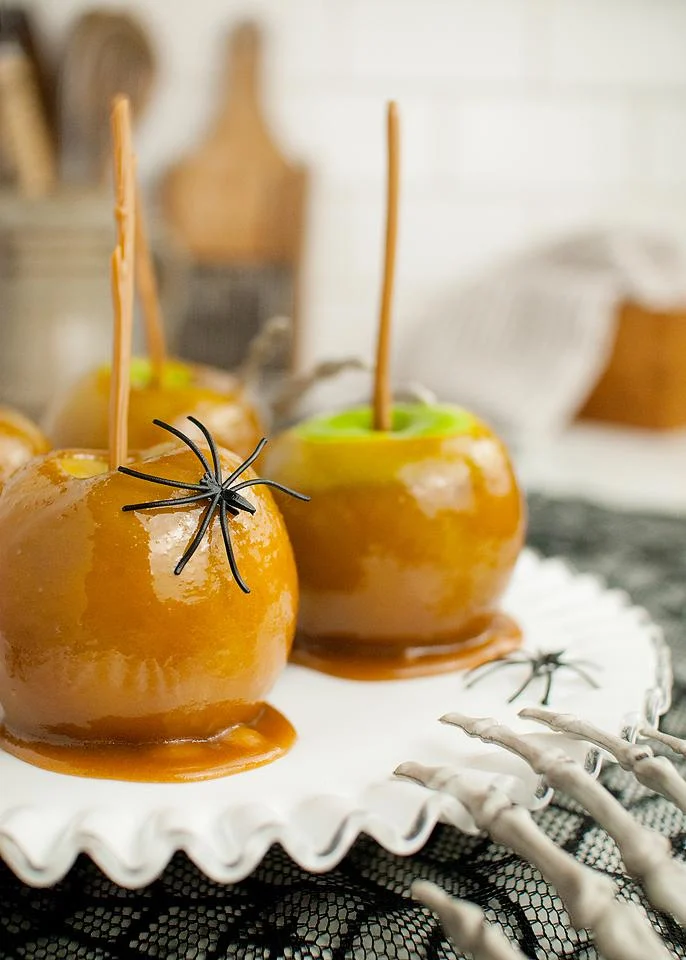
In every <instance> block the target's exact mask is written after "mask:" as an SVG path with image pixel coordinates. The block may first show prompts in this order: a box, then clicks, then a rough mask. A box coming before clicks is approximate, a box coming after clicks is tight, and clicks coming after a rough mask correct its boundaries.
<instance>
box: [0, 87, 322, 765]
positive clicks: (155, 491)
mask: <svg viewBox="0 0 686 960" xmlns="http://www.w3.org/2000/svg"><path fill="white" fill-rule="evenodd" d="M113 132H114V134H115V145H116V149H115V174H116V178H115V179H116V185H117V204H116V208H115V209H116V214H117V222H118V244H117V247H116V249H115V252H114V256H113V260H112V278H113V295H114V306H115V310H114V328H115V332H114V349H113V363H112V378H111V379H112V383H111V396H110V427H111V429H110V432H109V443H108V449H107V452H106V453H105V454H103V453H101V452H97V451H93V450H87V449H85V450H84V449H62V450H55V451H53V452H51V453H47V454H45V455H43V456H42V457H38V458H36V459H34V460H32V461H31V462H30V463H29V464H27V466H26V467H25V468H24V469H23V470H21V471H19V472H18V473H17V474H15V475H14V476H13V477H12V478H11V479H10V481H9V483H8V484H7V486H6V488H5V490H4V492H3V494H2V496H0V704H1V705H2V712H3V714H4V716H3V717H2V718H0V719H2V723H1V724H0V746H1V747H2V748H4V749H5V750H6V751H8V752H9V753H12V754H14V755H15V756H17V757H19V758H22V759H24V760H27V761H29V762H31V763H34V764H36V765H38V766H42V767H45V768H47V769H51V770H57V771H61V772H65V773H73V774H79V775H82V776H96V777H109V778H116V779H122V780H149V781H183V780H194V779H204V778H209V777H217V776H220V775H223V774H226V773H235V772H238V771H241V770H246V769H249V768H251V767H254V766H258V765H260V764H264V763H268V762H270V761H272V760H274V759H276V758H277V757H279V756H282V755H283V754H284V753H285V752H286V750H288V749H289V747H290V746H291V744H292V743H293V740H294V737H295V733H294V731H293V728H292V727H291V725H290V723H289V722H288V721H287V720H286V719H285V718H284V717H282V716H281V715H280V714H279V713H278V712H277V711H276V710H274V709H273V708H271V707H269V706H268V705H267V704H266V703H265V702H264V698H265V696H266V695H267V693H268V692H269V690H270V689H271V686H272V685H273V683H274V681H275V680H276V678H277V676H278V675H279V673H280V672H281V670H282V669H283V667H284V665H285V663H286V659H287V656H288V652H289V650H290V647H291V643H292V639H293V634H294V631H295V624H296V609H297V602H298V584H297V577H296V568H295V561H294V558H293V553H292V549H291V545H290V542H289V539H288V535H287V532H286V528H285V525H284V522H283V519H282V516H281V514H280V512H279V510H278V509H277V507H276V506H275V503H274V501H273V499H272V496H271V493H270V491H269V489H268V488H269V486H275V485H276V484H275V483H274V482H273V481H269V480H261V479H259V478H258V477H257V476H256V475H255V473H253V472H252V470H251V466H252V464H253V463H254V462H255V460H256V459H257V457H258V456H259V454H260V452H261V450H262V447H263V446H264V443H265V442H266V441H264V440H263V441H261V442H260V444H259V445H258V446H257V447H256V448H255V450H254V451H253V452H252V454H251V455H250V456H249V457H248V458H247V459H246V460H245V461H243V462H241V459H240V458H239V457H238V456H237V455H236V454H234V453H232V452H229V451H228V450H225V449H223V448H221V447H219V446H217V444H216V443H215V441H214V438H213V436H212V434H211V432H210V430H209V429H208V427H207V425H206V424H204V423H202V422H201V421H199V420H198V419H197V418H191V421H190V425H191V427H192V428H193V429H194V430H195V431H196V434H197V435H199V436H200V437H201V438H202V439H201V442H200V443H196V441H195V440H194V439H193V437H190V436H188V435H186V434H184V433H183V432H182V431H181V430H179V429H178V427H176V426H175V425H173V424H169V423H165V422H164V421H161V420H156V421H155V427H156V428H158V429H157V431H156V432H157V433H158V434H160V433H161V434H162V436H166V437H169V436H170V435H171V437H172V438H173V440H174V442H175V443H176V446H172V447H171V448H170V447H169V445H164V444H162V445H158V449H157V452H156V453H155V454H153V453H150V454H149V455H148V456H147V457H140V456H137V457H129V455H128V453H127V450H128V444H127V430H126V427H127V419H128V418H127V412H128V411H127V403H128V396H129V390H128V372H129V361H130V349H131V327H132V316H133V244H134V231H133V223H132V220H133V210H134V207H135V201H134V197H135V190H134V180H133V155H132V152H131V148H130V119H129V107H128V101H127V100H126V99H125V98H117V101H116V103H115V108H114V111H113ZM282 489H285V488H282ZM286 492H290V493H291V494H292V495H293V496H296V497H301V499H307V498H306V497H302V496H301V495H300V494H297V493H295V492H294V491H286Z"/></svg>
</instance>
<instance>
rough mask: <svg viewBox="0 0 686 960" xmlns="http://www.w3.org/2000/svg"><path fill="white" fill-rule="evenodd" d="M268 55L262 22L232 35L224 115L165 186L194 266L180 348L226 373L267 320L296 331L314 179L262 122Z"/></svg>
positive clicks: (167, 208) (175, 226) (172, 218)
mask: <svg viewBox="0 0 686 960" xmlns="http://www.w3.org/2000/svg"><path fill="white" fill-rule="evenodd" d="M261 48H262V41H261V36H260V31H259V29H258V27H257V26H256V25H255V24H253V23H244V24H241V25H240V26H239V27H237V28H236V29H235V30H234V31H233V33H232V34H231V36H230V38H229V44H228V69H227V74H226V81H225V89H224V91H223V102H222V106H221V108H220V110H219V112H218V115H217V116H216V118H215V120H214V123H213V125H212V128H211V130H210V132H209V134H208V136H207V137H206V139H205V140H204V142H203V143H202V144H201V145H200V146H199V147H198V148H197V150H195V152H193V153H192V154H190V155H189V156H187V157H186V158H185V159H183V160H182V161H181V162H180V163H179V164H178V165H176V166H175V167H173V168H172V169H171V170H170V171H169V172H168V174H167V175H166V177H165V179H164V182H163V185H162V204H163V212H164V215H165V218H166V220H167V223H168V226H169V227H170V229H171V230H172V231H173V233H174V235H175V236H176V237H177V238H178V239H179V240H180V241H181V242H182V243H183V244H184V246H185V247H186V249H187V250H188V252H189V254H190V257H191V259H192V261H193V263H194V270H192V272H191V288H190V308H189V314H188V317H187V318H186V322H185V324H183V325H182V329H181V334H180V350H181V352H182V353H183V354H184V355H186V356H189V357H190V359H194V360H200V361H205V362H213V363H218V362H220V363H223V365H225V366H235V365H237V364H238V363H239V362H240V361H241V360H242V359H243V356H244V354H245V350H246V348H247V344H248V343H249V341H250V339H252V337H253V336H254V335H255V334H256V333H258V332H259V329H260V327H261V326H262V325H263V323H264V322H265V321H266V320H267V319H268V318H269V316H270V315H273V314H275V313H284V314H286V315H288V316H291V317H292V318H293V319H294V325H295V328H296V330H297V319H296V314H297V305H298V288H299V278H300V267H301V259H302V248H303V234H304V219H305V201H306V189H307V172H306V169H305V168H304V167H303V166H302V165H300V164H293V163H290V162H289V161H288V160H287V159H286V157H285V156H284V155H283V154H282V153H281V151H280V150H279V147H278V146H277V144H276V143H275V141H274V138H273V137H272V135H271V133H270V131H269V128H268V126H267V123H266V120H265V118H264V115H263V112H262V108H261V103H260V78H261V52H262V51H261ZM291 360H292V356H291V357H290V358H282V363H283V364H284V365H289V364H290V362H291Z"/></svg>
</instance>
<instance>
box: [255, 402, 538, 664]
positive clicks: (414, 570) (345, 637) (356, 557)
mask: <svg viewBox="0 0 686 960" xmlns="http://www.w3.org/2000/svg"><path fill="white" fill-rule="evenodd" d="M268 470H269V474H270V476H272V477H274V479H278V480H279V481H281V482H282V483H285V484H287V485H289V486H294V487H296V488H297V489H298V490H301V491H302V492H303V493H307V494H309V495H310V496H311V497H312V501H311V503H310V504H308V509H307V510H300V511H299V510H297V509H294V508H293V506H292V504H291V503H290V502H287V499H286V498H285V497H281V496H278V495H277V499H278V503H279V506H280V508H281V509H282V511H283V513H284V516H285V519H286V523H287V526H288V529H289V533H290V535H291V540H292V543H293V548H294V550H295V554H296V560H297V564H298V572H299V576H300V588H301V607H300V616H299V641H298V643H299V644H300V645H302V647H303V648H305V647H307V648H308V649H309V650H310V652H311V651H312V650H313V649H316V650H317V653H318V655H321V653H322V650H325V649H326V646H327V644H328V646H329V649H330V650H331V653H332V657H333V656H334V651H337V653H338V657H337V659H338V660H339V661H340V651H341V648H342V647H344V646H346V645H347V647H348V649H350V650H354V649H356V648H357V649H358V650H359V649H360V645H365V646H368V647H369V648H370V650H372V651H374V652H375V653H376V655H377V658H379V659H383V658H389V657H391V656H392V655H396V654H397V655H399V656H400V657H401V659H402V658H404V656H405V651H404V649H403V648H412V649H415V650H416V649H417V648H422V647H427V648H429V647H437V646H441V645H443V646H444V647H446V648H448V647H450V646H453V645H455V644H459V643H469V642H470V641H473V640H474V638H475V637H477V636H478V635H479V634H480V632H481V631H482V625H483V618H484V616H488V615H489V614H492V613H493V612H494V611H495V610H496V609H497V604H498V599H499V597H500V596H501V594H502V592H503V590H504V589H505V586H506V585H507V582H508V580H509V578H510V575H511V573H512V570H513V567H514V564H515V562H516V559H517V556H518V554H519V551H520V548H521V546H522V541H523V537H524V528H525V516H524V506H523V500H522V496H521V493H520V490H519V487H518V485H517V481H516V479H515V476H514V473H513V470H512V466H511V463H510V460H509V457H508V454H507V451H506V449H505V447H504V445H503V444H502V442H501V441H500V440H499V439H498V438H497V437H496V436H495V435H494V434H493V433H492V431H491V430H490V429H489V428H488V427H487V426H486V425H485V424H483V423H481V422H480V421H478V420H477V419H476V418H471V417H470V418H469V421H468V423H467V425H466V426H465V429H464V431H463V432H461V433H460V434H459V435H452V436H439V435H436V436H431V435H429V436H409V437H408V436H394V435H393V433H392V432H391V433H388V434H384V433H378V434H370V435H368V436H365V437H363V438H361V437H333V436H331V437H324V436H322V437H318V436H314V435H312V434H309V435H308V434H307V433H306V432H303V431H301V430H300V429H299V428H297V427H296V428H294V429H292V430H290V431H288V432H287V433H285V434H284V435H283V436H282V437H281V438H279V439H278V440H277V441H276V443H275V444H274V445H273V448H272V451H271V453H270V455H269V463H268ZM515 642H516V643H518V642H519V640H518V639H517V640H516V641H515ZM392 651H395V654H393V653H392ZM353 659H355V658H353ZM364 669H365V670H366V669H367V667H365V668H364ZM358 674H359V671H357V670H354V669H353V668H352V665H351V667H350V669H349V670H348V673H347V674H345V675H348V676H357V675H358ZM387 675H389V676H390V675H393V674H392V673H391V674H387ZM397 675H402V674H397Z"/></svg>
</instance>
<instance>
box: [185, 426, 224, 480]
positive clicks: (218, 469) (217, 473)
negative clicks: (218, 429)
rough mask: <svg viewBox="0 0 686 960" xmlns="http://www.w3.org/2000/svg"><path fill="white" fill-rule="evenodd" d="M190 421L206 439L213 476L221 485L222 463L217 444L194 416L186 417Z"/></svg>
mask: <svg viewBox="0 0 686 960" xmlns="http://www.w3.org/2000/svg"><path fill="white" fill-rule="evenodd" d="M188 420H190V422H191V423H194V424H195V425H196V427H197V428H198V430H200V431H201V433H202V434H203V436H204V437H205V440H207V445H208V446H209V448H210V453H211V454H212V463H213V464H214V477H215V480H216V481H217V483H218V484H220V485H221V482H222V465H221V463H220V460H219V451H218V450H217V444H216V443H215V442H214V437H213V436H212V434H211V433H210V431H209V430H208V429H207V427H206V426H205V424H204V423H201V422H200V421H199V420H198V419H197V418H196V417H188Z"/></svg>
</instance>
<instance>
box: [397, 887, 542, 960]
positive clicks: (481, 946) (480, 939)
mask: <svg viewBox="0 0 686 960" xmlns="http://www.w3.org/2000/svg"><path fill="white" fill-rule="evenodd" d="M412 896H413V897H414V898H415V900H419V901H420V902H421V903H423V904H424V905H425V906H426V907H429V909H430V910H433V911H434V913H437V914H438V916H439V918H440V921H441V923H442V924H443V929H444V930H445V932H446V933H447V934H448V936H449V937H450V939H451V940H452V941H453V943H454V944H455V946H456V947H457V949H458V950H460V951H465V952H466V953H471V954H472V956H473V957H474V960H526V957H525V956H524V954H523V953H522V951H521V950H520V949H519V948H518V947H515V946H512V945H511V944H510V943H509V942H508V940H507V939H506V938H505V936H504V935H503V934H502V933H501V932H500V931H499V930H498V928H497V927H494V926H492V925H491V924H489V922H488V921H487V919H486V915H485V914H484V912H483V910H480V909H479V907H477V906H475V905H474V904H473V903H467V901H466V900H457V899H455V898H454V897H449V896H448V894H447V893H445V891H444V890H441V888H440V887H437V886H436V885H435V884H434V883H429V881H428V880H415V882H414V883H413V884H412Z"/></svg>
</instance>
